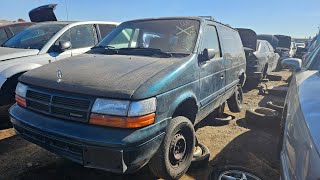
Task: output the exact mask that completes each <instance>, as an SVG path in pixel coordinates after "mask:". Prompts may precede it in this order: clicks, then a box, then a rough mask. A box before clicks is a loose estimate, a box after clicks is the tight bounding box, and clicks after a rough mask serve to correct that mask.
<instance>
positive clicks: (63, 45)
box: [59, 41, 71, 51]
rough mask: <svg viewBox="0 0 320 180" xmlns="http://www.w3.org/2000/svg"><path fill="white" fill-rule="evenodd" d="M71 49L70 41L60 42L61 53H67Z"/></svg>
mask: <svg viewBox="0 0 320 180" xmlns="http://www.w3.org/2000/svg"><path fill="white" fill-rule="evenodd" d="M70 48H71V42H70V41H59V49H60V50H61V51H65V50H68V49H70Z"/></svg>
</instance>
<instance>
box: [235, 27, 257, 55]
mask: <svg viewBox="0 0 320 180" xmlns="http://www.w3.org/2000/svg"><path fill="white" fill-rule="evenodd" d="M236 29H237V30H238V32H239V35H240V38H241V41H242V44H243V47H247V48H250V49H253V50H254V51H256V49H257V34H256V32H254V31H253V30H251V29H244V28H236Z"/></svg>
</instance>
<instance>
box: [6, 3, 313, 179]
mask: <svg viewBox="0 0 320 180" xmlns="http://www.w3.org/2000/svg"><path fill="white" fill-rule="evenodd" d="M54 8H55V6H54V5H49V6H42V7H39V8H36V9H34V10H32V11H31V12H30V13H29V15H30V19H31V20H33V21H34V22H37V23H36V24H34V25H32V26H30V27H28V28H26V29H25V30H23V31H21V32H20V33H18V34H16V35H15V36H13V37H11V38H10V39H9V40H7V41H6V42H4V43H3V44H2V47H1V48H0V87H1V91H0V99H1V101H0V106H2V107H3V109H5V111H6V110H7V108H8V105H11V104H12V103H14V102H16V103H15V104H14V105H12V106H11V108H10V109H9V115H10V120H11V122H12V125H13V127H14V129H15V131H16V132H17V133H19V134H20V135H21V136H22V137H23V138H25V139H26V140H28V141H30V142H33V143H35V144H37V145H39V146H41V147H43V148H45V149H47V150H49V151H51V152H53V153H55V154H57V155H60V156H62V157H64V158H67V159H69V160H71V161H74V162H76V163H79V164H81V165H83V166H84V167H88V168H95V169H102V170H106V171H110V172H115V173H133V172H136V171H138V170H139V169H141V168H142V167H144V166H146V165H148V166H149V167H150V169H151V171H152V172H153V174H154V175H155V176H157V177H160V178H164V179H178V178H180V177H181V176H182V175H183V174H184V173H185V172H186V171H187V170H188V168H189V166H190V164H191V163H192V160H193V154H194V148H195V146H197V140H196V137H195V126H196V125H197V124H198V123H199V122H200V121H202V120H203V119H204V118H205V117H206V116H208V115H209V114H212V113H213V112H214V111H215V110H217V109H221V107H222V106H224V105H225V102H227V104H228V107H229V109H230V110H231V111H232V112H240V111H241V109H242V102H243V94H242V87H243V85H244V84H245V82H246V78H247V76H248V79H251V78H253V79H256V80H261V79H263V78H265V77H266V76H267V74H268V73H270V72H271V71H274V70H275V69H276V67H277V65H278V61H279V58H280V56H282V57H287V55H286V54H289V50H290V45H291V44H290V43H291V37H289V36H283V35H274V36H273V35H257V34H256V33H255V32H254V31H253V30H250V29H244V28H242V29H234V28H232V27H230V26H229V25H224V24H222V23H219V22H216V21H214V20H213V18H208V17H166V18H152V19H138V20H131V21H127V22H123V23H121V24H118V23H115V22H102V21H90V22H61V21H56V17H55V15H54V13H53V10H54ZM40 14H41V15H43V14H45V16H46V19H39V17H40V16H39V15H40ZM40 21H45V22H40ZM288 42H289V43H288ZM279 54H280V55H279ZM62 59H64V60H62ZM299 62H300V61H299V60H296V59H291V60H290V59H286V60H284V61H283V64H284V65H287V66H289V67H291V68H294V67H295V68H294V70H296V71H298V70H299V69H300V64H301V62H300V64H299ZM312 62H313V61H312ZM310 63H311V61H310ZM297 74H298V73H297ZM308 75H309V74H308ZM301 81H302V80H301ZM292 83H293V82H292ZM306 92H307V91H306ZM308 92H309V91H308ZM289 101H290V99H287V102H289ZM288 104H289V103H288ZM288 108H289V106H288ZM290 108H291V106H290ZM288 110H290V109H288ZM299 117H300V116H299ZM287 119H288V117H287ZM284 137H286V136H284ZM284 139H285V138H284ZM285 141H286V142H287V140H286V139H285ZM314 152H315V151H314ZM314 152H312V153H314ZM313 155H314V154H313ZM283 162H285V159H283ZM283 167H285V166H283ZM284 170H286V169H284Z"/></svg>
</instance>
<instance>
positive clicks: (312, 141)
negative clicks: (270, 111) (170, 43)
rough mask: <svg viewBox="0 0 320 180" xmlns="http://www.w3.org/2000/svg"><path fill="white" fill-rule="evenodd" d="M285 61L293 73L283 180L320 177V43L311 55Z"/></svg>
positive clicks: (286, 117) (283, 146) (283, 147)
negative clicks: (303, 59) (302, 58)
mask: <svg viewBox="0 0 320 180" xmlns="http://www.w3.org/2000/svg"><path fill="white" fill-rule="evenodd" d="M309 58H310V61H309V62H308V64H307V65H305V66H301V64H302V61H301V59H296V58H289V59H285V60H283V62H282V64H283V66H285V67H289V68H291V69H292V71H293V72H295V73H294V74H293V77H292V80H291V83H290V87H289V89H288V93H287V97H286V100H285V108H284V111H283V117H282V122H281V129H282V131H281V132H282V133H281V136H280V143H279V146H280V149H281V155H280V157H281V179H301V180H307V179H319V178H320V171H319V169H318V167H319V166H320V155H319V150H320V135H319V128H320V123H319V118H320V113H319V107H318V106H319V104H320V96H319V95H317V94H318V92H319V91H320V74H319V70H320V46H318V48H316V49H315V52H314V53H312V55H311V56H310V57H309Z"/></svg>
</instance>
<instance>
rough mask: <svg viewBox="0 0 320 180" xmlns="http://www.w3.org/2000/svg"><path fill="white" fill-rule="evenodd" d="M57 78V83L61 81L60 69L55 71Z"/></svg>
mask: <svg viewBox="0 0 320 180" xmlns="http://www.w3.org/2000/svg"><path fill="white" fill-rule="evenodd" d="M57 78H58V80H57V82H58V83H59V82H61V78H62V71H60V70H58V71H57Z"/></svg>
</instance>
